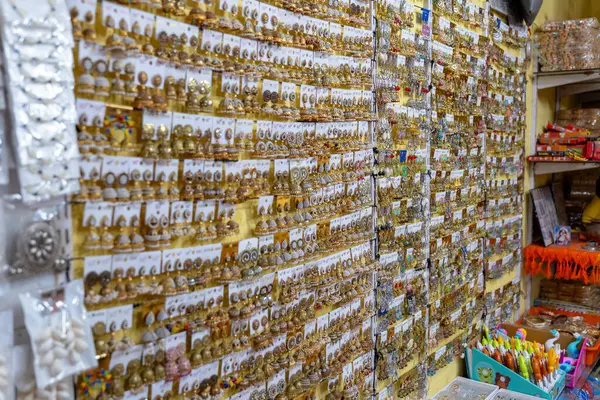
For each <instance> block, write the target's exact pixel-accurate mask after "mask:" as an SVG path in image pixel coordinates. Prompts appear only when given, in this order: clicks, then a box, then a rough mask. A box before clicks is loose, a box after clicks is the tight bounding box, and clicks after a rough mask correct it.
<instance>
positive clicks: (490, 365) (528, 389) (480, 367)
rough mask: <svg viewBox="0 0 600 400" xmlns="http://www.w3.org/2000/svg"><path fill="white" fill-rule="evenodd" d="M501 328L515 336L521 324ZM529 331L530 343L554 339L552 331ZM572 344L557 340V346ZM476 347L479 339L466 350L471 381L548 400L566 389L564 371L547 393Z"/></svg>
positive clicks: (528, 338) (551, 399)
mask: <svg viewBox="0 0 600 400" xmlns="http://www.w3.org/2000/svg"><path fill="white" fill-rule="evenodd" d="M501 327H502V328H504V329H506V331H507V332H508V336H511V337H512V336H514V335H515V333H516V331H517V329H518V328H520V326H518V325H509V324H502V325H501ZM525 329H526V330H527V340H529V341H536V342H538V343H545V342H546V340H548V339H550V338H552V334H551V333H550V332H548V331H543V330H538V329H533V328H531V329H530V328H525ZM570 342H571V340H570V339H569V338H567V337H566V336H565V337H561V338H559V339H558V340H557V341H556V343H560V345H561V348H566V346H567V345H568V344H569V343H570ZM476 344H477V340H473V341H472V342H471V343H469V346H468V347H467V349H466V350H465V353H466V354H465V358H466V363H467V374H468V375H469V377H470V378H471V379H474V380H479V381H482V382H485V383H490V384H495V385H497V386H499V387H500V388H501V389H508V390H513V391H515V392H519V393H523V394H528V395H530V396H534V397H539V398H542V399H547V400H554V399H557V398H558V396H559V395H560V394H561V393H562V391H563V389H564V388H565V384H566V376H565V374H564V372H563V371H560V377H559V378H558V379H557V381H556V383H555V384H554V387H553V388H552V389H551V390H550V392H545V391H543V390H542V389H540V388H539V387H538V386H537V385H535V384H534V383H532V382H531V381H529V380H527V379H525V378H523V377H522V376H521V375H519V374H517V373H516V372H514V371H512V370H510V369H509V368H507V367H505V366H504V365H502V364H500V363H499V362H497V361H495V360H494V359H493V358H491V357H488V356H486V355H485V354H483V353H482V352H481V351H479V350H477V346H476ZM563 346H565V347H563Z"/></svg>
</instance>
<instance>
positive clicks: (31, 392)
mask: <svg viewBox="0 0 600 400" xmlns="http://www.w3.org/2000/svg"><path fill="white" fill-rule="evenodd" d="M12 356H13V366H14V386H15V388H16V391H17V399H19V400H31V399H36V400H37V399H56V400H72V399H74V398H75V393H74V387H73V381H72V380H71V379H69V378H67V379H63V380H62V381H60V382H58V383H56V384H54V385H50V386H47V387H45V388H42V389H40V388H38V387H37V386H36V384H35V376H34V372H33V354H32V353H31V347H30V346H29V345H22V346H15V347H14V350H13V354H12ZM9 399H10V397H9Z"/></svg>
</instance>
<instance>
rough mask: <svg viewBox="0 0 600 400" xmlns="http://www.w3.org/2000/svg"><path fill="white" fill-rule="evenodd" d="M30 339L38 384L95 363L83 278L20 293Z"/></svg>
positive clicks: (79, 370)
mask: <svg viewBox="0 0 600 400" xmlns="http://www.w3.org/2000/svg"><path fill="white" fill-rule="evenodd" d="M19 297H20V299H21V305H22V307H23V313H24V315H25V326H26V327H27V332H28V333H29V336H30V339H31V347H32V350H33V359H34V371H35V380H36V383H37V387H38V388H45V387H47V386H49V385H55V384H57V383H58V382H60V381H61V380H63V379H65V378H68V377H70V376H72V375H75V374H77V373H80V372H82V371H85V370H87V369H90V368H95V367H97V366H98V361H97V360H96V349H95V348H94V338H93V335H92V328H91V326H89V323H88V319H87V313H86V310H85V307H84V306H83V297H84V294H83V281H81V280H77V281H72V282H69V283H68V284H67V285H66V286H65V287H64V289H63V288H61V289H57V290H56V291H53V292H52V293H51V294H48V293H23V294H20V295H19Z"/></svg>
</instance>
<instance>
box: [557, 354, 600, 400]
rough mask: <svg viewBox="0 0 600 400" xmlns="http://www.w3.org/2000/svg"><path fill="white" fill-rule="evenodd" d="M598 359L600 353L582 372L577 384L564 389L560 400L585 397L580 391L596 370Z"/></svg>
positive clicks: (573, 399)
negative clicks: (580, 394)
mask: <svg viewBox="0 0 600 400" xmlns="http://www.w3.org/2000/svg"><path fill="white" fill-rule="evenodd" d="M598 361H600V354H599V355H598V356H597V357H596V359H595V360H594V362H593V363H592V364H591V365H588V366H586V367H585V369H584V370H583V372H582V373H581V376H580V377H579V379H577V382H576V383H575V386H573V387H572V388H565V390H563V392H562V394H561V395H560V396H559V398H558V400H576V399H581V398H584V397H580V396H579V392H581V389H582V388H583V385H584V384H585V383H586V382H587V379H588V377H589V376H590V374H591V373H592V371H593V370H594V368H596V366H598Z"/></svg>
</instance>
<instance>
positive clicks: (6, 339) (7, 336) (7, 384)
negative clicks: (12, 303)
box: [0, 310, 15, 400]
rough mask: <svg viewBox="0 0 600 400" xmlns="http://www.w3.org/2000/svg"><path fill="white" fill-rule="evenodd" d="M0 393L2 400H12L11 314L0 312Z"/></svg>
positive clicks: (10, 312)
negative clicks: (0, 331) (0, 330)
mask: <svg viewBox="0 0 600 400" xmlns="http://www.w3.org/2000/svg"><path fill="white" fill-rule="evenodd" d="M0 326H2V330H3V331H4V332H3V333H2V335H0V393H2V395H3V396H4V397H3V399H4V400H14V392H15V391H14V387H13V386H14V381H15V380H14V363H13V354H12V352H13V345H14V343H13V313H12V311H10V310H7V311H0Z"/></svg>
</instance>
